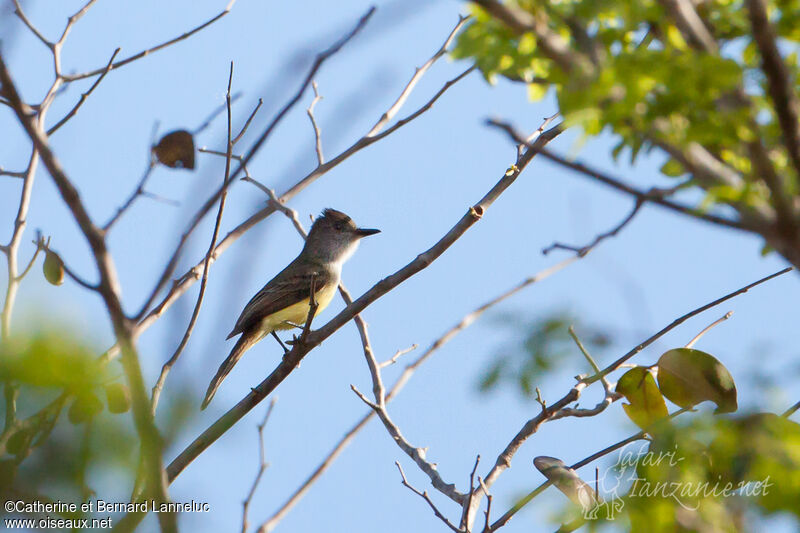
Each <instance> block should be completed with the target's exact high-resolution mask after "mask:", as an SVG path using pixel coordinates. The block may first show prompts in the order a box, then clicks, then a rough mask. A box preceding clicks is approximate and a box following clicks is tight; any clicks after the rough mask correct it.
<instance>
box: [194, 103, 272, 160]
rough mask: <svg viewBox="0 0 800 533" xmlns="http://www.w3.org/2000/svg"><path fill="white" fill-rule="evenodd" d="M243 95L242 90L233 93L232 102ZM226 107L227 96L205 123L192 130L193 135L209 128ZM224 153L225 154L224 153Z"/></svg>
mask: <svg viewBox="0 0 800 533" xmlns="http://www.w3.org/2000/svg"><path fill="white" fill-rule="evenodd" d="M241 97H242V93H241V92H238V93H235V94H233V95H232V96H231V104H233V103H234V102H235V101H236V100H238V99H239V98H241ZM258 100H259V102H260V101H261V99H260V98H259V99H258ZM226 109H228V101H227V98H226V99H225V101H224V102H222V104H221V105H219V106H217V108H216V109H214V111H212V112H211V113H209V115H208V117H207V118H206V119H205V120H204V121H203V123H202V124H200V125H199V126H197V127H196V128H195V129H193V130H192V135H193V136H197V134H199V133H201V132H202V131H204V130H205V129H206V128H208V127H209V126H210V125H211V123H212V122H214V119H215V118H217V115H219V114H220V113H222V112H223V111H225V110H226ZM223 155H224V154H223Z"/></svg>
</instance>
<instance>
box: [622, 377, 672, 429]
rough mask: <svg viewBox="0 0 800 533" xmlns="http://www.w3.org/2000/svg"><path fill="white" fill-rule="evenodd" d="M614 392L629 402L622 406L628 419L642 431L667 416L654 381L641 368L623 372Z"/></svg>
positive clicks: (664, 404) (665, 407) (662, 399)
mask: <svg viewBox="0 0 800 533" xmlns="http://www.w3.org/2000/svg"><path fill="white" fill-rule="evenodd" d="M616 391H617V392H618V393H620V394H622V395H624V396H625V398H626V399H627V400H628V401H629V402H630V403H629V404H626V403H624V404H622V408H623V409H625V413H626V414H627V415H628V418H630V419H631V420H632V421H633V423H634V424H636V425H637V426H639V427H640V428H642V429H644V430H646V429H647V428H649V427H650V426H652V425H653V423H654V422H656V421H658V420H661V419H662V418H664V417H666V416H667V415H668V414H669V412H668V411H667V404H666V403H664V398H662V396H661V392H659V390H658V386H656V380H655V379H653V375H652V374H651V373H650V371H649V370H648V369H647V368H645V367H643V366H637V367H636V368H632V369H630V370H628V371H627V372H625V374H623V375H622V377H621V378H619V381H618V382H617V387H616Z"/></svg>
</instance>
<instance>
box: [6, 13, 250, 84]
mask: <svg viewBox="0 0 800 533" xmlns="http://www.w3.org/2000/svg"><path fill="white" fill-rule="evenodd" d="M15 1H16V0H15ZM235 3H236V0H231V1H230V2H229V3H228V5H227V6H226V7H225V9H223V10H222V12H220V13H219V14H217V15H216V16H215V17H212V18H211V19H209V20H207V21H206V22H204V23H203V24H201V25H199V26H197V27H195V28H194V29H192V30H189V31H188V32H186V33H183V34H181V35H179V36H177V37H175V38H173V39H170V40H168V41H165V42H163V43H161V44H159V45H156V46H153V47H151V48H148V49H146V50H142V51H141V52H139V53H137V54H134V55H132V56H130V57H127V58H125V59H122V60H120V61H117V62H116V63H114V64H112V65H111V68H110V69H109V70H114V69H118V68H120V67H122V66H125V65H127V64H128V63H132V62H134V61H136V60H137V59H141V58H143V57H145V56H147V55H150V54H152V53H153V52H157V51H159V50H163V49H164V48H167V47H168V46H171V45H173V44H175V43H177V42H180V41H183V40H185V39H188V38H189V37H191V36H192V35H194V34H195V33H197V32H199V31H201V30H203V29H204V28H206V27H208V26H210V25H211V24H213V23H215V22H216V21H218V20H219V19H221V18H222V17H224V16H225V15H227V14H228V13H229V12H230V11H231V9H232V8H233V4H235ZM104 70H105V69H104V68H98V69H95V70H90V71H89V72H84V73H82V74H67V75H65V76H63V78H64V81H67V82H70V81H75V80H81V79H83V78H90V77H92V76H97V75H98V74H102V72H103V71H104Z"/></svg>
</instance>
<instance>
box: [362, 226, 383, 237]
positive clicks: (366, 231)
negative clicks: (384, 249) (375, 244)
mask: <svg viewBox="0 0 800 533" xmlns="http://www.w3.org/2000/svg"><path fill="white" fill-rule="evenodd" d="M380 232H381V230H379V229H366V228H358V229H357V230H356V235H358V236H359V237H368V236H370V235H375V234H376V233H380Z"/></svg>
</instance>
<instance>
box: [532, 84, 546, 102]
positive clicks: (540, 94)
mask: <svg viewBox="0 0 800 533" xmlns="http://www.w3.org/2000/svg"><path fill="white" fill-rule="evenodd" d="M547 89H548V86H547V85H546V84H544V83H529V84H528V100H530V101H531V102H538V101H539V100H541V99H542V98H544V97H545V95H546V94H547Z"/></svg>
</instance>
